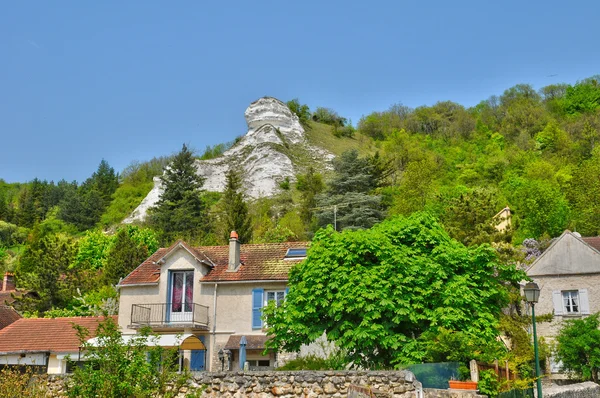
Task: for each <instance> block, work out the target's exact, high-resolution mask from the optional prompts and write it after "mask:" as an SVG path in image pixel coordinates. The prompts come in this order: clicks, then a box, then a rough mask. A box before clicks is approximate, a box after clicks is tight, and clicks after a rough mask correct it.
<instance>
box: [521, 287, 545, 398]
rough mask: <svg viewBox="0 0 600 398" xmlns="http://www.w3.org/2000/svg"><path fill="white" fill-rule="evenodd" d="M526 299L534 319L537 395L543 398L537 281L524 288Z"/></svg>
mask: <svg viewBox="0 0 600 398" xmlns="http://www.w3.org/2000/svg"><path fill="white" fill-rule="evenodd" d="M523 291H524V292H525V300H526V301H527V302H528V303H529V304H531V317H532V320H533V349H534V352H535V376H536V380H537V396H538V398H542V379H541V376H540V373H541V372H540V357H539V354H538V343H537V332H536V330H535V304H536V303H537V302H538V300H539V298H540V288H539V286H538V285H537V283H535V282H529V283H528V284H526V285H525V287H524V288H523Z"/></svg>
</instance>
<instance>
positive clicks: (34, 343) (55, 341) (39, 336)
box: [0, 317, 116, 353]
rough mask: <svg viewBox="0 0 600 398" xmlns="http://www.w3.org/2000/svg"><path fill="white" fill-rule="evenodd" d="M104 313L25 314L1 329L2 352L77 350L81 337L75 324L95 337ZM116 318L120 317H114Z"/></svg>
mask: <svg viewBox="0 0 600 398" xmlns="http://www.w3.org/2000/svg"><path fill="white" fill-rule="evenodd" d="M104 319H105V318H104V317H72V318H53V319H52V318H21V319H19V320H17V321H16V322H14V323H12V324H10V325H8V326H7V327H5V328H4V329H2V330H0V353H8V352H27V351H32V352H36V351H37V352H40V351H49V352H77V351H78V350H79V346H80V343H79V339H78V338H77V332H76V331H75V329H73V324H76V325H80V326H83V327H85V328H87V329H88V331H89V333H90V337H94V336H95V334H96V329H97V327H98V323H99V322H100V321H102V320H104ZM113 319H114V320H115V322H116V317H113Z"/></svg>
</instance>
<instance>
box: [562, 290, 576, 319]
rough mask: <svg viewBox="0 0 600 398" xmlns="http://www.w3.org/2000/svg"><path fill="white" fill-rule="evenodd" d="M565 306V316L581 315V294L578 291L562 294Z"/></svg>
mask: <svg viewBox="0 0 600 398" xmlns="http://www.w3.org/2000/svg"><path fill="white" fill-rule="evenodd" d="M562 297H563V305H564V309H565V314H578V313H579V292H578V291H576V290H575V291H573V290H571V291H567V292H562Z"/></svg>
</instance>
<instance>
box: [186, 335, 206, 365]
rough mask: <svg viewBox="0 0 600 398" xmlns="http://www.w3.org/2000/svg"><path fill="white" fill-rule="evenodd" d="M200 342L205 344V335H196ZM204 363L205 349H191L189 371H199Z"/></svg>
mask: <svg viewBox="0 0 600 398" xmlns="http://www.w3.org/2000/svg"><path fill="white" fill-rule="evenodd" d="M198 338H199V339H200V341H201V342H202V344H204V345H205V346H206V343H205V341H206V336H198ZM205 363H206V350H192V357H191V360H190V370H191V371H196V372H198V371H201V370H206V369H205V367H204V366H205Z"/></svg>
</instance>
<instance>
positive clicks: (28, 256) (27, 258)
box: [15, 235, 79, 313]
mask: <svg viewBox="0 0 600 398" xmlns="http://www.w3.org/2000/svg"><path fill="white" fill-rule="evenodd" d="M76 250H77V249H76V246H75V243H74V242H73V240H72V239H71V238H69V237H66V236H64V235H48V236H45V237H43V238H41V239H39V240H36V241H34V242H32V243H31V244H30V245H29V246H28V247H27V248H26V249H25V251H24V253H23V255H22V257H21V260H20V262H19V265H18V268H17V270H16V276H17V282H18V283H19V285H20V286H21V287H23V288H25V289H27V290H29V291H33V292H36V293H37V295H38V296H39V298H34V297H25V296H24V297H22V298H20V299H19V300H17V303H16V304H15V307H18V309H22V310H28V311H39V312H41V313H43V312H44V311H47V310H49V309H50V308H52V307H59V308H60V307H63V306H64V305H65V304H66V303H67V302H68V301H69V300H70V298H71V297H73V295H74V292H75V290H76V288H77V286H78V285H79V284H78V281H77V276H76V275H75V274H74V273H73V272H70V270H69V269H70V266H71V264H72V263H73V261H74V259H75V255H76Z"/></svg>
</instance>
